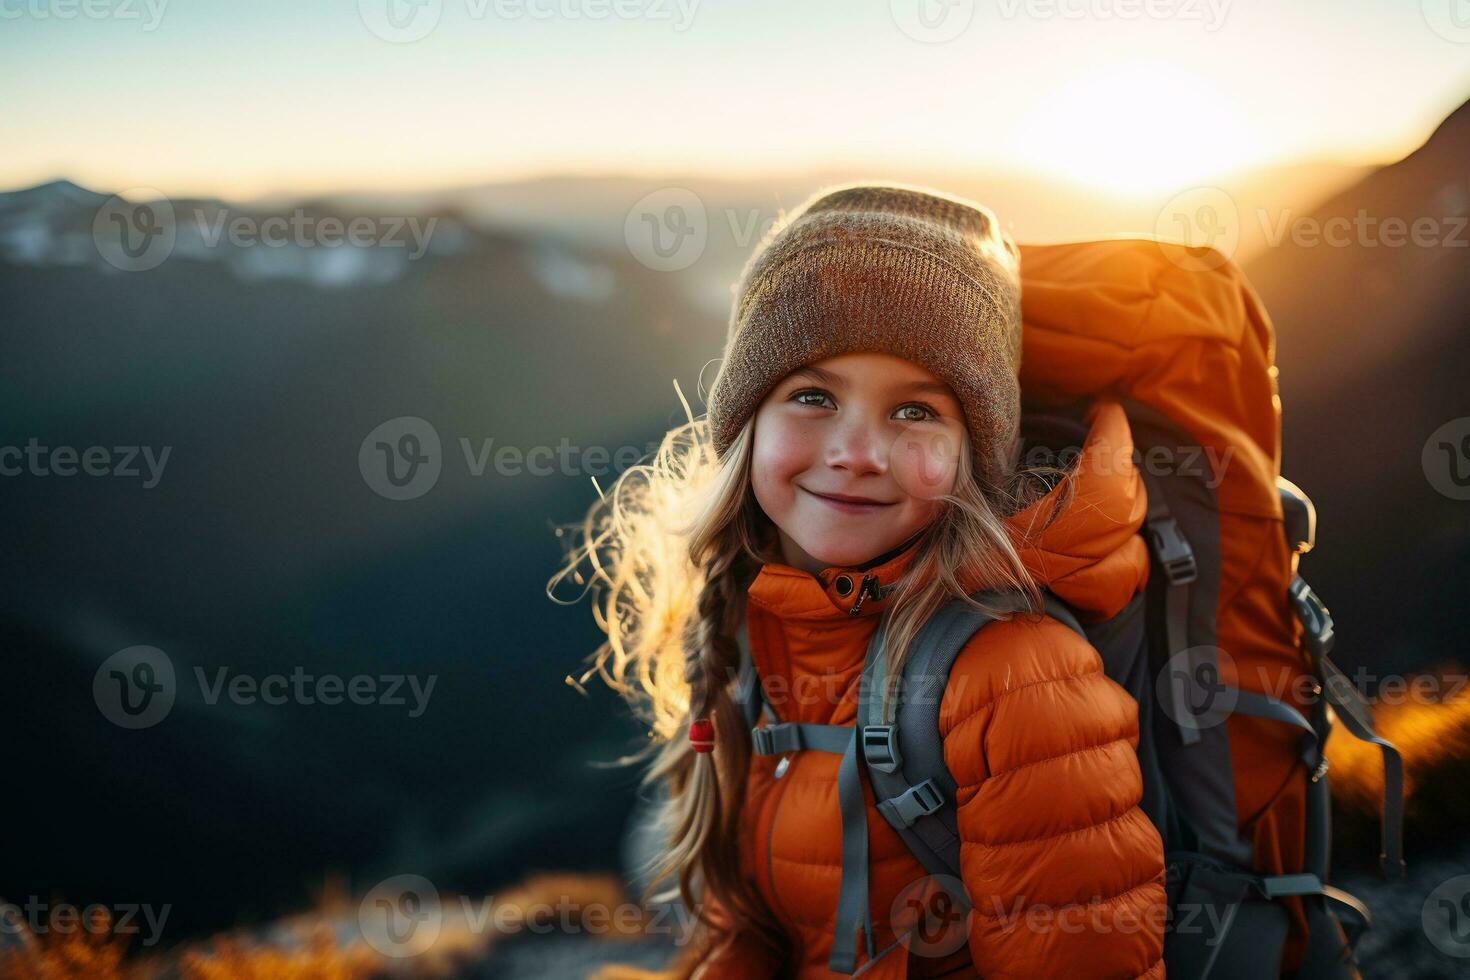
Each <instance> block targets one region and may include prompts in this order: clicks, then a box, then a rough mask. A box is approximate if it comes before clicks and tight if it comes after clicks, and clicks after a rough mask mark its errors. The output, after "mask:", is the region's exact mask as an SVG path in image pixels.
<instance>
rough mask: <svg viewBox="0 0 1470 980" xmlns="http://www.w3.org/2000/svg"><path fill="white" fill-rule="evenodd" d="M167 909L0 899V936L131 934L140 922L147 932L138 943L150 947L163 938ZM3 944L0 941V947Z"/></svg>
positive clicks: (126, 905)
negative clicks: (20, 902) (19, 903)
mask: <svg viewBox="0 0 1470 980" xmlns="http://www.w3.org/2000/svg"><path fill="white" fill-rule="evenodd" d="M171 911H173V906H172V905H167V904H165V905H161V906H157V907H155V906H153V905H149V904H142V905H138V904H134V903H122V904H118V905H100V904H93V905H88V906H86V907H85V908H80V909H79V908H77V907H76V906H75V905H72V904H70V903H69V902H58V903H56V904H55V905H52V904H49V903H47V902H43V901H41V900H40V898H39V897H37V896H35V895H31V896H30V897H29V898H28V899H27V900H26V903H25V905H16V904H15V903H14V902H0V937H5V936H24V935H26V934H29V935H31V936H44V935H46V934H47V933H55V934H57V935H62V936H66V935H71V934H73V933H76V932H78V931H81V932H86V933H90V934H92V935H97V936H135V935H137V934H138V933H139V932H140V931H141V929H140V925H146V926H147V927H148V932H147V934H146V935H144V936H143V939H142V943H143V945H144V946H154V945H156V944H157V943H158V941H159V940H160V939H162V938H163V927H164V924H165V923H167V922H168V916H169V913H170V912H171ZM7 945H8V944H7V943H6V942H4V941H0V949H4V948H5V947H6V946H7Z"/></svg>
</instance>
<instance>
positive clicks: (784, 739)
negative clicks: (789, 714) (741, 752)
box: [750, 723, 801, 755]
mask: <svg viewBox="0 0 1470 980" xmlns="http://www.w3.org/2000/svg"><path fill="white" fill-rule="evenodd" d="M750 741H751V744H752V746H753V747H754V749H755V754H756V755H777V754H780V753H782V752H795V751H796V750H797V749H800V748H801V733H800V732H798V731H797V730H796V729H795V728H792V727H790V726H789V724H788V723H783V724H780V725H764V726H762V727H760V728H752V729H751V730H750Z"/></svg>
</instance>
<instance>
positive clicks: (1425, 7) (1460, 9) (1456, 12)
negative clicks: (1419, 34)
mask: <svg viewBox="0 0 1470 980" xmlns="http://www.w3.org/2000/svg"><path fill="white" fill-rule="evenodd" d="M1419 11H1420V13H1422V14H1423V15H1424V23H1426V24H1428V25H1429V29H1430V30H1431V31H1433V32H1434V33H1436V34H1438V35H1439V36H1440V37H1442V38H1444V39H1445V40H1446V41H1450V42H1452V43H1454V44H1470V0H1419Z"/></svg>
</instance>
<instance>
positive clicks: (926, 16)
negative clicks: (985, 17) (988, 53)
mask: <svg viewBox="0 0 1470 980" xmlns="http://www.w3.org/2000/svg"><path fill="white" fill-rule="evenodd" d="M888 10H889V13H890V14H891V15H892V16H893V22H894V23H895V24H897V25H898V29H899V30H900V31H903V33H904V34H906V35H908V36H909V37H911V38H913V39H914V40H915V41H920V42H922V43H924V44H943V43H944V42H946V41H953V40H954V39H955V38H957V37H959V36H960V35H961V34H963V33H964V32H965V30H966V28H968V27H969V26H970V22H971V21H972V20H974V19H975V0H889V3H888Z"/></svg>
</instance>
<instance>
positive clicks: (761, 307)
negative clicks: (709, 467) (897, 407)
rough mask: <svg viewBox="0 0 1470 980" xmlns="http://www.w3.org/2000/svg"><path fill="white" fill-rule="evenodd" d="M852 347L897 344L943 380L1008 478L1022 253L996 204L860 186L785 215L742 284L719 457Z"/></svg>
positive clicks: (712, 400) (994, 472)
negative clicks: (777, 394) (781, 386)
mask: <svg viewBox="0 0 1470 980" xmlns="http://www.w3.org/2000/svg"><path fill="white" fill-rule="evenodd" d="M851 351H879V352H886V353H890V354H894V355H897V356H898V357H902V358H905V359H907V360H910V361H913V362H914V363H916V364H919V365H922V366H923V367H924V368H926V369H927V370H928V371H929V372H930V373H932V374H934V375H935V376H937V377H939V378H940V379H942V380H943V381H944V382H945V383H947V384H948V385H949V386H950V388H951V389H953V391H954V393H955V395H956V397H958V398H959V400H960V404H961V405H963V406H964V411H965V423H966V427H967V428H968V429H969V433H970V439H971V442H972V456H973V458H974V461H975V467H976V472H977V475H978V476H979V477H980V478H981V479H982V480H984V481H985V482H987V483H989V484H991V485H998V484H999V483H1001V482H1002V480H1003V479H1004V477H1005V475H1006V474H1008V473H1009V472H1011V471H1012V470H1013V469H1014V468H1015V464H1016V454H1017V448H1016V447H1017V444H1016V433H1017V425H1018V422H1019V416H1020V400H1021V391H1020V383H1019V381H1018V379H1017V372H1018V371H1019V370H1020V367H1021V280H1020V250H1019V249H1018V248H1017V247H1016V244H1015V242H1013V241H1012V240H1011V239H1010V237H1009V236H1008V235H1006V234H1005V232H1003V231H1001V230H1000V228H999V226H998V224H997V222H996V219H995V215H994V214H992V213H991V211H990V210H989V209H988V208H986V207H984V206H982V205H980V204H976V203H974V202H972V201H967V200H964V199H963V198H959V197H955V196H952V195H948V194H944V193H942V192H939V191H935V190H931V189H928V188H923V187H916V186H912V185H904V184H887V183H885V184H850V185H842V186H839V187H836V188H829V189H827V190H824V191H820V192H818V193H817V194H815V195H813V196H812V198H810V199H809V200H808V201H807V202H806V203H805V204H804V205H802V206H801V207H800V208H798V209H797V210H796V211H795V212H794V213H792V214H791V215H789V216H785V217H784V218H783V219H782V220H781V221H778V222H777V224H776V225H775V226H774V227H773V228H772V229H771V231H770V232H769V233H768V234H767V235H766V237H765V238H764V239H763V240H762V242H761V244H760V246H759V247H758V248H757V249H756V251H755V254H754V255H753V256H751V258H750V261H749V262H747V263H746V265H745V269H744V271H743V272H742V273H741V276H740V279H739V281H738V282H737V284H736V298H735V303H734V307H733V309H732V310H731V314H730V326H729V334H728V338H727V340H726V345H725V356H724V361H723V363H722V364H721V366H720V371H719V374H718V375H717V376H716V377H715V382H714V386H713V387H712V388H711V389H710V396H709V402H708V407H709V423H710V431H711V433H712V436H713V440H714V448H715V454H716V456H717V457H719V458H722V459H723V458H724V455H725V452H726V450H727V449H728V448H729V446H730V443H731V442H733V441H734V439H735V436H736V435H737V434H738V433H739V431H740V427H741V426H742V425H744V424H745V421H746V420H747V419H748V418H749V417H750V416H751V414H752V413H753V412H754V411H755V410H756V408H757V406H759V405H760V402H761V400H762V399H763V398H765V396H766V394H767V393H768V392H769V391H770V390H771V388H772V387H774V386H775V385H776V384H777V383H778V382H780V380H781V379H782V378H784V377H785V376H786V375H787V374H789V373H791V372H792V371H794V370H795V369H796V368H799V367H802V366H803V365H806V364H811V363H813V362H815V361H820V360H822V359H824V358H827V357H833V356H835V355H837V354H844V353H848V352H851Z"/></svg>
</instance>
